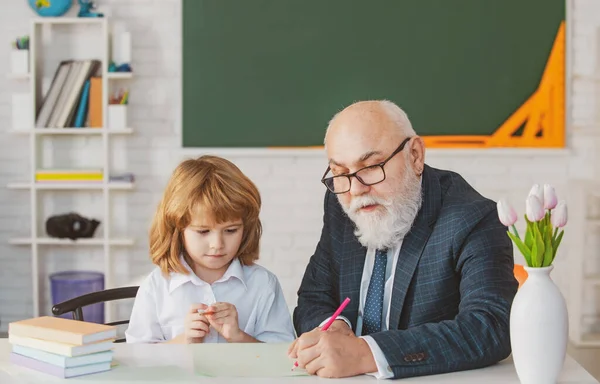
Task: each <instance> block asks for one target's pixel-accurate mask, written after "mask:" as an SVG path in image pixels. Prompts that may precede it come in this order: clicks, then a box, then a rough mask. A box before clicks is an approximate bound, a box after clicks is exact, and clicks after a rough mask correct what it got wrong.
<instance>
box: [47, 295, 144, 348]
mask: <svg viewBox="0 0 600 384" xmlns="http://www.w3.org/2000/svg"><path fill="white" fill-rule="evenodd" d="M138 289H139V286H134V287H122V288H112V289H105V290H103V291H98V292H92V293H88V294H85V295H81V296H77V297H74V298H72V299H70V300H67V301H63V302H62V303H58V304H56V305H55V306H53V307H52V314H53V315H54V316H60V315H62V314H64V313H67V312H73V319H74V320H80V321H85V320H84V318H83V310H82V308H83V307H86V306H88V305H92V304H98V303H104V302H106V301H113V300H123V299H133V298H135V295H136V294H137V291H138ZM122 324H129V320H120V321H113V322H110V323H106V325H122ZM123 342H125V339H124V338H121V339H116V340H115V343H123Z"/></svg>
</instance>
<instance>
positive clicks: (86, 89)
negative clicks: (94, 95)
mask: <svg viewBox="0 0 600 384" xmlns="http://www.w3.org/2000/svg"><path fill="white" fill-rule="evenodd" d="M99 68H100V61H99V60H65V61H62V62H61V63H60V64H59V66H58V68H57V69H56V72H55V74H54V77H53V79H52V82H51V84H50V88H49V89H48V92H46V94H45V95H44V98H43V101H42V104H41V107H40V108H39V111H37V119H36V122H35V127H36V128H66V127H83V126H85V121H86V118H87V114H88V110H89V109H90V108H87V107H86V106H87V105H88V100H89V99H90V93H91V89H90V88H91V85H90V79H91V78H92V77H93V76H94V75H95V74H96V72H97V71H98V69H99ZM101 104H102V100H100V105H101ZM89 106H90V107H91V104H90V105H89Z"/></svg>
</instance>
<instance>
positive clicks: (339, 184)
mask: <svg viewBox="0 0 600 384" xmlns="http://www.w3.org/2000/svg"><path fill="white" fill-rule="evenodd" d="M410 139H411V138H410V137H407V138H406V139H404V141H403V142H402V143H401V144H400V146H399V147H398V148H396V150H395V151H394V152H392V154H391V155H390V156H389V157H388V158H387V159H385V160H384V161H382V162H381V163H379V164H373V165H369V166H368V167H364V168H361V169H359V170H358V171H356V172H354V173H348V174H345V175H336V176H331V177H327V178H326V177H325V176H326V175H327V173H328V172H329V171H330V170H331V167H327V170H326V171H325V174H323V177H322V178H321V183H323V184H325V186H326V187H327V189H329V190H330V191H331V192H333V193H335V194H340V193H346V192H348V191H349V190H350V185H351V182H352V177H356V179H357V180H358V181H360V182H361V183H362V184H364V185H374V184H378V183H381V182H382V181H383V180H385V169H383V166H384V165H385V164H386V163H387V162H388V161H390V160H391V159H392V157H394V156H395V155H396V154H397V153H398V152H400V151H402V150H403V149H404V146H406V143H408V141H409V140H410Z"/></svg>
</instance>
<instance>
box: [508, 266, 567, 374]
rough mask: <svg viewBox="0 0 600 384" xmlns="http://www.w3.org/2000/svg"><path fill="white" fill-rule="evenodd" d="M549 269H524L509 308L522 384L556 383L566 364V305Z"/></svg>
mask: <svg viewBox="0 0 600 384" xmlns="http://www.w3.org/2000/svg"><path fill="white" fill-rule="evenodd" d="M552 269H554V266H552V265H550V266H548V267H544V268H530V267H525V270H526V271H527V274H528V277H527V280H526V281H525V283H523V285H522V286H521V288H519V290H518V291H517V294H516V295H515V298H514V301H513V304H512V307H511V312H510V343H511V348H512V358H513V361H514V364H515V369H516V371H517V375H518V376H519V381H520V382H521V384H554V383H556V382H557V380H558V377H559V375H560V372H561V370H562V367H563V363H564V361H565V356H566V353H567V340H568V333H569V321H568V317H567V306H566V303H565V299H564V297H563V295H562V294H561V292H560V290H559V289H558V287H557V286H556V284H554V282H553V281H552V279H551V278H550V272H551V271H552Z"/></svg>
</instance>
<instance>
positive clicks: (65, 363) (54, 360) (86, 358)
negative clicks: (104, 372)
mask: <svg viewBox="0 0 600 384" xmlns="http://www.w3.org/2000/svg"><path fill="white" fill-rule="evenodd" d="M12 351H13V353H16V354H18V355H21V356H25V357H29V358H32V359H35V360H38V361H42V362H44V363H48V364H51V365H55V366H57V367H62V368H74V367H80V366H83V365H90V364H100V363H109V364H110V362H111V361H112V356H113V351H104V352H97V353H92V354H89V355H82V356H75V357H69V356H63V355H57V354H55V353H50V352H46V351H41V350H39V349H35V348H30V347H24V346H22V345H14V344H13V346H12Z"/></svg>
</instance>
